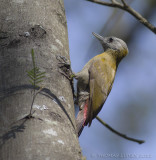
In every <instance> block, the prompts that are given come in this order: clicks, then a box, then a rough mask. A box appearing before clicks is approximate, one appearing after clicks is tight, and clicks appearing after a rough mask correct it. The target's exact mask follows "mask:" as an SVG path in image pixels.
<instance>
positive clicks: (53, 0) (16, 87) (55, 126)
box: [0, 0, 81, 160]
mask: <svg viewBox="0 0 156 160" xmlns="http://www.w3.org/2000/svg"><path fill="white" fill-rule="evenodd" d="M32 48H33V49H34V53H35V62H36V65H37V67H39V68H40V70H41V71H42V72H46V74H45V78H44V79H43V80H44V81H43V82H42V84H41V86H43V89H42V90H41V91H40V92H39V93H38V94H37V96H36V98H35V101H34V103H33V111H35V112H34V113H33V115H32V117H30V118H28V117H27V115H28V114H29V112H30V108H31V104H32V101H33V85H31V84H30V83H29V77H28V75H27V71H29V70H31V69H32V68H33V65H32V64H33V62H32V58H31V49H32ZM56 56H65V57H66V58H67V59H69V49H68V38H67V26H66V18H65V11H64V5H63V2H62V0H45V1H43V0H1V1H0V160H43V159H45V160H61V159H65V160H68V159H69V160H74V159H76V160H77V159H80V157H81V151H80V147H79V143H78V138H77V135H76V130H75V113H74V103H73V95H72V89H71V85H70V82H69V80H68V79H67V78H66V77H64V76H63V75H62V74H60V72H59V71H58V60H57V58H56ZM36 92H37V90H36ZM33 111H32V112H33Z"/></svg>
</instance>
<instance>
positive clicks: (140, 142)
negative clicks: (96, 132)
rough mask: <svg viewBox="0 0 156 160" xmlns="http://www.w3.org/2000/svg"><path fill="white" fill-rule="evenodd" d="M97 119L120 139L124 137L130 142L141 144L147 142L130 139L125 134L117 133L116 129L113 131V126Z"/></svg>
mask: <svg viewBox="0 0 156 160" xmlns="http://www.w3.org/2000/svg"><path fill="white" fill-rule="evenodd" d="M96 119H97V120H98V121H99V122H100V123H101V124H103V125H104V126H105V127H106V128H108V129H109V130H111V131H112V132H113V133H115V134H117V135H118V136H120V137H123V138H125V139H127V140H130V141H133V142H137V143H139V144H142V143H144V142H145V141H144V140H138V139H135V138H130V137H127V136H126V135H125V134H122V133H120V132H118V131H116V130H115V129H113V128H112V127H111V126H109V125H108V124H107V123H105V122H104V121H103V120H102V119H101V118H99V117H98V116H96Z"/></svg>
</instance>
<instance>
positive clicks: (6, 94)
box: [0, 84, 76, 147]
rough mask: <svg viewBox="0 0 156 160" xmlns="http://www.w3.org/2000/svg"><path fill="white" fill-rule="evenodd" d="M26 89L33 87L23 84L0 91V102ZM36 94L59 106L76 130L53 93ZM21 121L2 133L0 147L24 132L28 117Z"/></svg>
mask: <svg viewBox="0 0 156 160" xmlns="http://www.w3.org/2000/svg"><path fill="white" fill-rule="evenodd" d="M26 89H34V86H33V85H30V84H24V85H20V86H13V87H11V88H8V89H5V90H0V102H1V101H2V100H4V99H5V98H7V97H9V96H11V95H12V94H14V93H15V92H17V91H20V90H26ZM35 89H36V90H39V89H40V87H36V88H35ZM38 94H42V95H44V96H46V97H48V98H50V99H51V100H53V101H55V102H56V103H57V104H58V105H59V107H60V108H61V109H62V111H63V112H64V113H65V114H66V116H67V117H68V119H69V121H70V123H71V125H72V126H73V128H74V130H76V129H75V127H74V124H73V122H72V120H71V118H70V116H69V114H68V113H67V111H66V109H65V107H64V106H63V104H62V103H61V102H60V100H59V99H58V98H57V96H56V95H55V94H54V93H52V92H51V91H50V90H49V89H48V88H43V89H42V90H41V91H40V92H39V93H38ZM30 118H33V117H30ZM21 120H23V122H22V123H21V124H20V125H14V126H13V127H11V128H10V130H9V131H7V132H6V133H4V134H3V135H2V136H1V137H0V139H2V144H0V147H2V146H3V145H4V144H5V142H6V141H8V140H9V139H11V138H16V133H19V132H24V129H25V125H24V124H25V123H26V121H27V120H29V117H28V116H26V117H24V118H22V119H21Z"/></svg>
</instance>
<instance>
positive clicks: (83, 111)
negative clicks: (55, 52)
mask: <svg viewBox="0 0 156 160" xmlns="http://www.w3.org/2000/svg"><path fill="white" fill-rule="evenodd" d="M94 35H95V37H96V38H98V39H99V40H100V42H101V44H102V46H103V48H104V50H105V52H104V53H102V54H99V55H97V56H95V57H93V58H92V59H91V60H90V61H89V62H88V63H87V64H86V65H85V66H84V68H83V69H82V70H81V71H80V72H78V73H77V74H75V78H76V79H77V80H78V83H77V91H78V94H77V99H78V105H79V107H80V111H79V113H78V115H77V120H76V122H77V128H78V134H79V135H80V134H81V131H82V129H83V127H84V125H87V124H89V126H90V125H91V122H92V120H93V119H94V118H95V117H96V115H97V114H98V113H99V111H100V110H101V108H102V106H103V104H104V102H105V101H106V99H107V97H108V95H109V93H110V91H111V88H112V84H113V82H114V78H115V73H116V70H117V67H118V64H119V62H120V61H121V60H122V58H123V57H125V56H126V55H127V53H128V48H127V45H126V44H125V42H124V41H122V40H121V39H118V38H116V37H113V38H112V37H106V38H103V37H101V36H99V35H97V34H95V33H94Z"/></svg>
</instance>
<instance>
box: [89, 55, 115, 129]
mask: <svg viewBox="0 0 156 160" xmlns="http://www.w3.org/2000/svg"><path fill="white" fill-rule="evenodd" d="M114 76H115V75H114ZM114 76H112V69H111V67H110V64H109V62H107V61H106V60H105V59H102V58H96V59H95V60H94V61H93V63H92V64H91V66H90V68H89V85H90V97H89V98H90V99H89V102H90V104H89V107H88V108H89V109H88V115H89V116H88V118H87V121H88V123H89V126H90V125H91V122H92V119H94V118H95V117H96V115H97V114H98V113H99V112H100V110H101V108H102V106H103V104H104V102H105V100H106V99H107V96H108V94H109V92H110V90H111V86H112V83H113V81H114Z"/></svg>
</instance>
